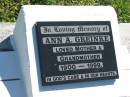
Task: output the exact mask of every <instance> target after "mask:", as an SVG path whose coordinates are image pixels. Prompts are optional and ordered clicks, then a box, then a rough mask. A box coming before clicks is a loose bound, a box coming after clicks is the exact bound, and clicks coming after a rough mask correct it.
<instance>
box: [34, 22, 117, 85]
mask: <svg viewBox="0 0 130 97" xmlns="http://www.w3.org/2000/svg"><path fill="white" fill-rule="evenodd" d="M36 37H37V45H38V53H39V63H40V71H41V79H42V85H54V84H64V83H72V82H82V81H93V80H108V79H116V78H118V70H117V62H116V55H115V49H114V42H113V36H112V29H111V23H110V21H68V22H67V21H66V22H65V21H64V22H62V21H61V22H37V23H36Z"/></svg>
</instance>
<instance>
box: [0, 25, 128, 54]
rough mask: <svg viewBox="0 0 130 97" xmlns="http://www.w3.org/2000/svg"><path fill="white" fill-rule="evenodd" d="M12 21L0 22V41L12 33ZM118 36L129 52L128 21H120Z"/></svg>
mask: <svg viewBox="0 0 130 97" xmlns="http://www.w3.org/2000/svg"><path fill="white" fill-rule="evenodd" d="M14 27H15V24H14V23H0V43H1V42H2V41H3V40H5V39H6V38H7V37H9V36H10V35H12V34H13V29H14ZM119 29H120V36H121V42H122V44H123V45H126V46H127V48H128V51H129V53H130V23H120V24H119Z"/></svg>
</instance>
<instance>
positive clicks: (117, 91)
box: [0, 7, 130, 97]
mask: <svg viewBox="0 0 130 97" xmlns="http://www.w3.org/2000/svg"><path fill="white" fill-rule="evenodd" d="M25 9H26V7H25ZM25 9H23V12H24V10H25ZM32 10H33V9H32ZM50 10H51V9H50ZM40 11H45V10H40ZM31 13H33V11H32V12H31ZM44 13H46V11H45V12H44ZM20 14H21V13H20ZM29 14H30V8H29V9H28V8H27V12H26V11H25V12H24V13H22V17H21V20H20V19H19V20H18V21H23V20H24V19H25V20H26V19H28V20H26V22H30V21H31V23H27V24H26V25H25V24H24V23H25V21H24V22H17V27H18V28H16V29H19V30H17V31H19V32H21V34H20V35H19V36H21V35H23V34H24V35H25V37H26V34H25V33H24V32H22V31H25V32H26V31H27V32H29V33H30V32H31V29H32V27H33V26H32V25H33V24H34V23H35V20H34V19H32V18H30V17H32V16H33V15H32V14H30V15H29ZM53 14H55V13H53ZM46 15H48V13H47V14H45V16H46ZM55 15H56V14H55ZM35 16H37V14H34V17H35ZM50 17H51V16H49V17H48V18H50ZM83 17H84V16H83ZM37 18H40V19H38V20H42V18H44V16H40V15H38V17H37ZM22 19H23V20H22ZM43 20H44V19H43ZM50 21H52V20H50ZM30 24H32V25H30ZM18 25H20V26H22V28H23V29H22V28H20V26H18ZM25 28H27V29H25ZM120 29H121V30H120V31H121V32H120V33H121V38H122V39H123V37H129V35H128V34H129V26H127V25H125V26H124V25H123V26H122V24H120ZM126 31H127V32H128V33H127V34H126V33H122V32H126ZM124 34H125V35H124ZM28 35H30V34H28ZM31 37H32V36H31V35H30V36H29V37H28V41H29V40H30V39H32V38H31ZM17 38H18V37H17ZM126 41H128V40H127V39H126V40H123V44H124V43H125V42H126ZM22 42H23V43H26V38H23V39H22V40H21V41H19V43H20V44H18V45H19V46H20V45H21V43H22ZM29 43H31V47H32V41H31V42H28V44H29ZM24 45H27V44H24ZM29 45H30V44H29ZM126 45H128V44H126ZM20 47H21V49H20V50H19V51H20V53H22V55H19V56H20V57H23V56H26V57H25V58H24V59H23V60H21V61H23V63H25V64H21V65H23V66H21V67H22V69H24V70H23V71H25V72H26V74H28V75H27V76H29V75H30V74H34V73H33V72H35V71H36V69H34V67H31V65H35V64H31V65H28V64H29V62H30V60H29V58H28V55H27V53H28V51H27V50H26V49H27V48H24V47H23V46H22V45H21V46H20ZM117 51H118V61H119V62H118V63H119V64H118V68H119V76H120V78H119V79H118V80H116V81H115V82H114V83H113V81H96V82H87V83H78V84H68V85H58V86H49V87H45V88H44V91H39V92H38V90H39V89H38V87H37V86H36V89H38V90H36V89H34V88H35V85H34V87H33V91H34V92H36V93H35V96H33V97H58V96H59V97H60V96H61V97H86V96H87V97H130V94H129V91H130V78H129V75H130V65H129V63H130V60H129V59H130V55H129V53H128V50H127V49H126V47H125V46H120V48H118V49H117ZM31 52H32V53H34V52H33V50H31V51H30V53H31ZM31 55H33V54H31ZM32 57H33V56H31V58H32ZM32 59H34V60H35V58H32ZM32 59H31V60H32ZM28 60H29V61H28ZM33 62H34V61H32V62H31V63H33ZM19 66H20V63H19V61H18V56H17V53H16V51H11V52H0V80H3V79H14V78H20V80H14V81H0V97H32V95H31V94H30V95H28V96H27V95H26V91H25V87H26V88H27V89H28V92H30V93H31V91H30V90H29V89H30V88H31V87H28V86H29V85H27V86H25V87H24V80H25V79H24V78H23V77H22V76H21V71H20V68H19ZM24 66H25V67H24ZM23 67H24V68H23ZM29 69H31V70H32V71H30V70H29ZM34 76H36V74H34ZM34 78H36V77H34ZM28 79H29V80H30V78H26V80H28ZM32 83H33V84H35V83H36V84H37V83H38V82H37V81H36V80H35V81H33V82H30V81H28V83H27V84H32ZM35 90H36V91H35ZM39 93H40V94H41V96H39Z"/></svg>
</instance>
